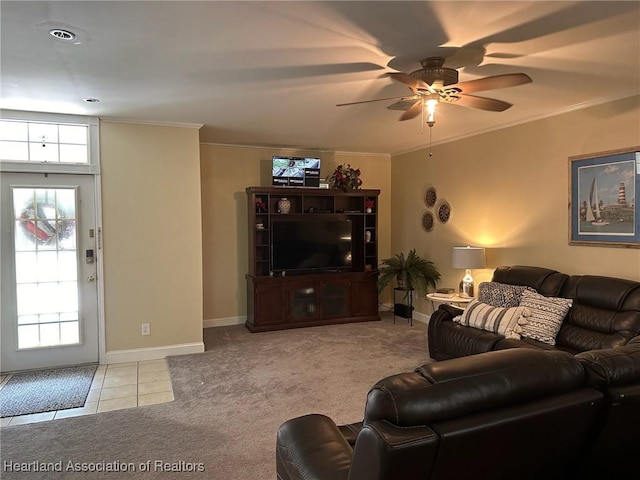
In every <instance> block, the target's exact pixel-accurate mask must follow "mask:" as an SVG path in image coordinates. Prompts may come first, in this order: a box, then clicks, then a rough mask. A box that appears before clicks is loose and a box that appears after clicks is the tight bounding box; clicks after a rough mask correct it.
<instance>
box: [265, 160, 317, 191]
mask: <svg viewBox="0 0 640 480" xmlns="http://www.w3.org/2000/svg"><path fill="white" fill-rule="evenodd" d="M271 172H272V173H271V184H272V185H273V186H277V187H319V186H320V159H319V158H314V157H283V156H280V155H275V156H274V157H273V159H272V168H271Z"/></svg>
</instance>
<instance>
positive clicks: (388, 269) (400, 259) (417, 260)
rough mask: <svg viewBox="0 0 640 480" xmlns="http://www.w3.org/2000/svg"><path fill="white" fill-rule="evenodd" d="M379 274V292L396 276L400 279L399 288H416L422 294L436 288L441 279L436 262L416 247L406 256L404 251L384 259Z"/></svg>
mask: <svg viewBox="0 0 640 480" xmlns="http://www.w3.org/2000/svg"><path fill="white" fill-rule="evenodd" d="M382 265H383V267H381V268H380V269H379V275H378V293H380V292H382V290H384V288H385V287H386V286H387V285H389V282H391V280H393V279H394V278H395V279H397V281H398V288H402V289H403V290H407V291H409V290H411V289H414V290H415V291H416V292H418V293H419V294H420V295H425V294H426V293H427V289H428V288H429V287H430V286H431V287H433V288H434V289H435V288H436V282H437V281H438V280H439V279H440V272H438V270H437V268H436V266H435V264H434V263H433V262H431V261H429V260H425V259H424V258H421V257H420V256H419V255H418V254H417V253H416V250H415V249H412V250H411V251H410V252H409V253H408V254H407V256H406V257H405V255H404V253H402V252H401V253H396V254H395V255H394V256H393V257H391V258H385V259H384V260H382Z"/></svg>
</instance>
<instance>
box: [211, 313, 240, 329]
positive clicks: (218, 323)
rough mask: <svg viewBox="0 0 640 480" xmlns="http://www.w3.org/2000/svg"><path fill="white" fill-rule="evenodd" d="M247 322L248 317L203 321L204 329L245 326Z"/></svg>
mask: <svg viewBox="0 0 640 480" xmlns="http://www.w3.org/2000/svg"><path fill="white" fill-rule="evenodd" d="M246 321H247V316H246V315H243V316H239V317H225V318H210V319H207V320H203V322H202V328H213V327H228V326H229V325H244V324H245V322H246Z"/></svg>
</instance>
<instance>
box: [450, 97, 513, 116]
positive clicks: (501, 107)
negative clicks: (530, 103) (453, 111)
mask: <svg viewBox="0 0 640 480" xmlns="http://www.w3.org/2000/svg"><path fill="white" fill-rule="evenodd" d="M445 101H446V100H445ZM451 103H453V104H454V105H461V106H463V107H471V108H477V109H479V110H488V111H490V112H504V111H505V110H506V109H507V108H509V107H511V106H512V105H513V104H511V103H507V102H503V101H502V100H496V99H495V98H486V97H476V96H475V95H460V96H459V97H458V98H457V99H452V101H451Z"/></svg>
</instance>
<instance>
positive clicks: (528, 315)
mask: <svg viewBox="0 0 640 480" xmlns="http://www.w3.org/2000/svg"><path fill="white" fill-rule="evenodd" d="M572 303H573V302H572V300H570V299H568V298H558V297H545V296H544V295H540V294H539V293H536V292H529V291H524V292H522V297H521V298H520V306H521V307H524V308H525V312H524V317H525V319H526V320H527V323H526V325H524V326H523V327H522V336H523V337H527V338H532V339H534V340H538V341H539V342H544V343H548V344H549V345H555V344H556V335H558V332H559V331H560V327H561V326H562V321H563V320H564V317H566V316H567V312H568V311H569V308H571V304H572Z"/></svg>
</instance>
